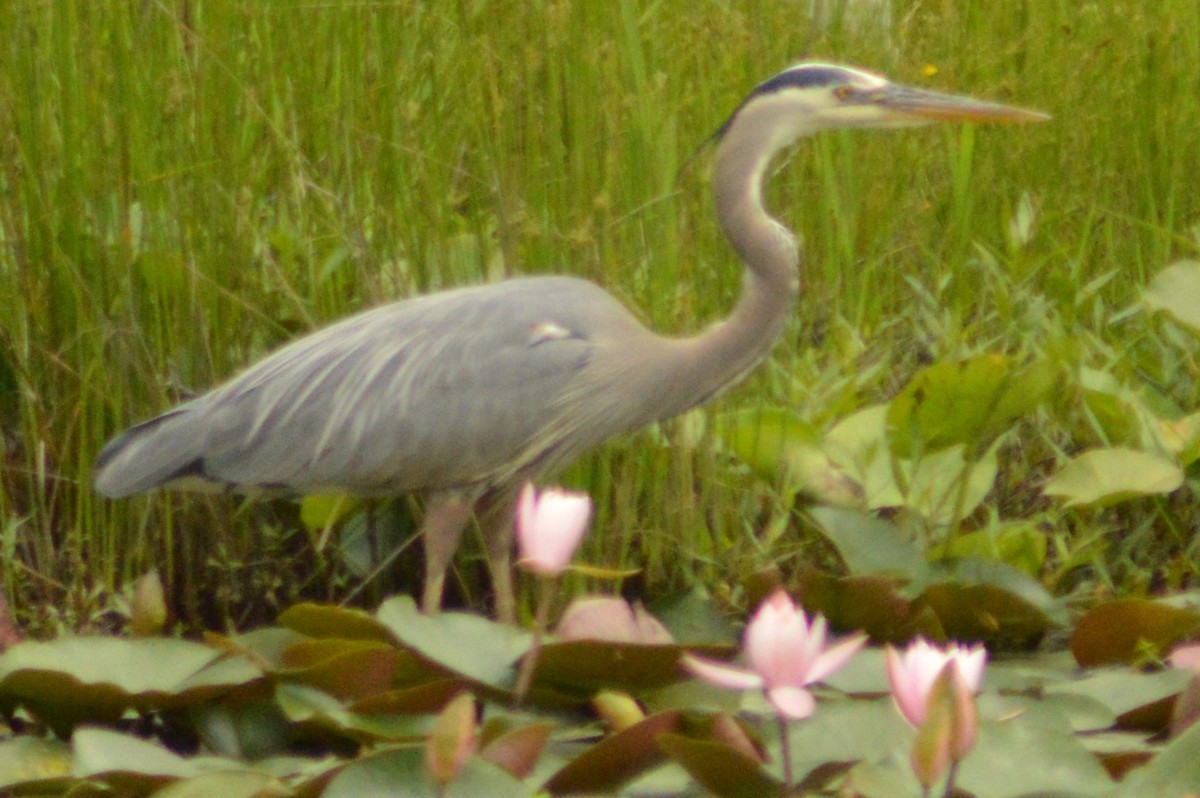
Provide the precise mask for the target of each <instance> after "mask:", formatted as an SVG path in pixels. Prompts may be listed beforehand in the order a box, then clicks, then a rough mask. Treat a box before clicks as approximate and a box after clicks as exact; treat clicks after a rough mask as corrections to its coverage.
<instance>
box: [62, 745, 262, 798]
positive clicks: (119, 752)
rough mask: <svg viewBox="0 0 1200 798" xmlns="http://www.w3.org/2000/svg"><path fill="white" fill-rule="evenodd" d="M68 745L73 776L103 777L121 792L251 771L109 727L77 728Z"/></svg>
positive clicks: (230, 761)
mask: <svg viewBox="0 0 1200 798" xmlns="http://www.w3.org/2000/svg"><path fill="white" fill-rule="evenodd" d="M71 749H72V751H73V752H74V759H73V766H72V769H73V772H74V773H75V775H76V776H79V777H82V778H88V779H93V780H96V781H103V782H105V783H106V784H108V785H110V786H111V787H112V788H113V789H114V790H116V791H117V792H118V793H119V794H123V795H139V794H146V793H149V792H151V791H153V790H155V789H158V788H160V787H162V786H165V785H166V784H168V783H170V782H173V781H175V780H176V779H184V778H192V777H195V776H200V775H203V774H206V773H214V772H218V771H225V772H245V771H253V768H251V767H249V766H247V765H244V764H242V763H240V762H238V761H236V760H233V759H225V758H223V757H214V756H196V757H186V758H185V757H182V756H179V755H178V754H176V753H174V752H172V751H168V750H167V749H165V748H163V747H161V746H159V745H156V744H155V743H152V742H150V741H149V740H144V739H142V738H140V737H134V736H132V735H128V734H121V733H119V732H114V731H109V730H108V729H80V730H78V731H76V732H75V734H74V735H72V737H71Z"/></svg>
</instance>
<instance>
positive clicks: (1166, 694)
mask: <svg viewBox="0 0 1200 798" xmlns="http://www.w3.org/2000/svg"><path fill="white" fill-rule="evenodd" d="M1190 678H1191V674H1190V673H1188V672H1187V671H1181V670H1178V669H1174V668H1167V669H1165V670H1161V671H1155V672H1152V673H1139V672H1137V671H1132V670H1129V669H1128V668H1109V669H1105V670H1101V671H1097V672H1095V673H1090V674H1088V675H1087V676H1085V677H1083V678H1081V679H1073V680H1071V681H1069V682H1061V683H1058V684H1052V685H1047V687H1046V694H1047V695H1057V694H1063V693H1069V694H1072V695H1082V696H1087V697H1089V698H1092V699H1094V700H1096V701H1099V702H1100V703H1101V704H1103V705H1104V706H1105V707H1106V708H1107V709H1108V710H1109V711H1110V712H1112V713H1113V714H1114V715H1117V716H1118V718H1119V717H1121V716H1124V715H1128V714H1129V713H1131V712H1134V711H1136V710H1139V709H1142V708H1145V707H1148V706H1151V705H1153V704H1155V703H1157V702H1160V701H1162V700H1163V699H1168V698H1171V697H1172V696H1174V695H1175V694H1176V693H1178V692H1180V691H1181V690H1183V688H1184V687H1186V686H1187V683H1188V679H1190ZM1164 720H1165V719H1164Z"/></svg>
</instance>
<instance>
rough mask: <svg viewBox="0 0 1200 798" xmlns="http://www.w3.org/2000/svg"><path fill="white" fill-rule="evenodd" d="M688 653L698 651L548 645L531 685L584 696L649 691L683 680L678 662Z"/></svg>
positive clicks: (576, 642) (600, 643) (579, 643)
mask: <svg viewBox="0 0 1200 798" xmlns="http://www.w3.org/2000/svg"><path fill="white" fill-rule="evenodd" d="M709 648H712V647H709ZM689 650H690V651H697V650H701V649H698V648H697V647H694V646H693V647H691V648H690V649H685V648H684V647H683V646H677V645H642V644H639V643H608V642H603V641H597V640H570V641H566V642H557V643H548V644H546V645H545V646H543V647H542V652H541V655H540V656H539V657H538V663H537V669H536V670H535V671H534V683H535V684H538V685H547V686H551V687H556V688H565V689H568V690H583V691H586V692H588V693H591V692H594V691H596V690H600V689H604V688H608V689H614V690H629V691H639V690H652V689H655V688H658V687H663V686H665V685H668V684H670V683H671V682H674V681H677V680H679V679H681V678H683V675H682V674H681V673H680V672H679V658H680V657H681V656H682V655H683V654H684V653H686V652H687V651H689ZM715 650H717V651H724V650H725V649H724V648H723V647H718V648H716V649H715Z"/></svg>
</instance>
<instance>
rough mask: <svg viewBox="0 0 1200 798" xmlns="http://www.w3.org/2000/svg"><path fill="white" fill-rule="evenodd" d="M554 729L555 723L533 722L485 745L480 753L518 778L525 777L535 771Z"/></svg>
mask: <svg viewBox="0 0 1200 798" xmlns="http://www.w3.org/2000/svg"><path fill="white" fill-rule="evenodd" d="M552 731H554V725H553V724H551V723H531V724H529V725H528V726H522V727H520V728H517V729H513V730H512V731H509V732H506V733H504V734H502V735H500V736H499V737H497V738H495V739H494V740H492V741H491V742H489V743H488V744H487V745H485V746H484V747H483V750H481V751H480V752H479V755H480V757H482V758H483V759H485V760H487V761H488V762H491V763H492V764H493V765H496V766H497V767H501V768H504V769H505V770H507V771H508V772H509V773H511V774H512V775H513V776H515V777H517V778H518V779H523V778H526V777H527V776H529V774H530V773H532V772H533V768H534V766H535V765H536V764H537V761H538V757H539V756H541V753H542V749H544V748H545V747H546V742H547V741H548V740H549V739H550V733H551V732H552Z"/></svg>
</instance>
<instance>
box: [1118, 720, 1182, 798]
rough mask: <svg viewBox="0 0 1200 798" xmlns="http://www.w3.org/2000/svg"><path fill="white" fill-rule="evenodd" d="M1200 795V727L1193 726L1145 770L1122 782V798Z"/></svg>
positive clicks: (1127, 777)
mask: <svg viewBox="0 0 1200 798" xmlns="http://www.w3.org/2000/svg"><path fill="white" fill-rule="evenodd" d="M1198 793H1200V724H1194V725H1192V726H1191V727H1189V728H1188V729H1187V730H1186V731H1185V732H1183V734H1181V735H1179V736H1178V737H1176V738H1175V739H1174V740H1172V741H1171V742H1170V743H1168V744H1167V746H1166V748H1164V749H1163V750H1162V751H1161V752H1160V753H1159V754H1158V755H1157V756H1156V757H1154V758H1153V759H1152V760H1150V762H1148V763H1147V764H1146V765H1145V766H1143V767H1140V768H1137V769H1136V770H1134V771H1133V772H1131V773H1130V774H1129V775H1128V776H1126V778H1125V779H1124V781H1122V782H1121V787H1120V790H1119V791H1118V793H1117V795H1118V796H1119V798H1143V796H1147V795H1196V794H1198Z"/></svg>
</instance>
